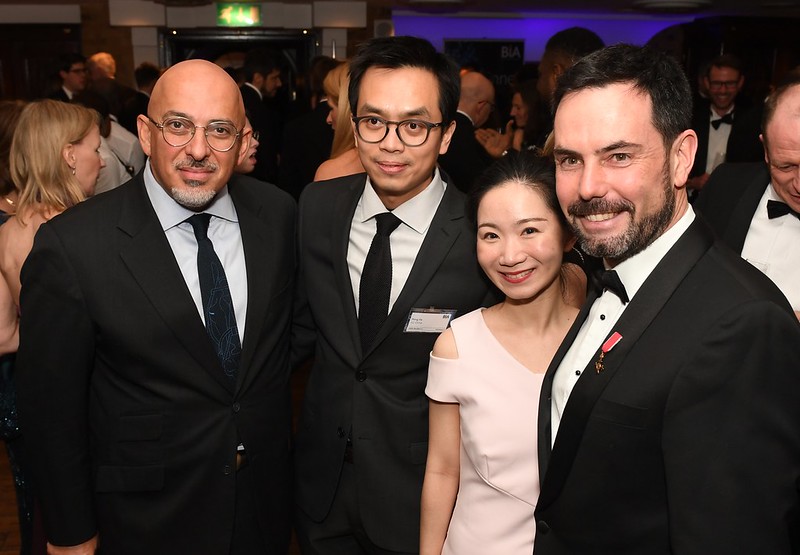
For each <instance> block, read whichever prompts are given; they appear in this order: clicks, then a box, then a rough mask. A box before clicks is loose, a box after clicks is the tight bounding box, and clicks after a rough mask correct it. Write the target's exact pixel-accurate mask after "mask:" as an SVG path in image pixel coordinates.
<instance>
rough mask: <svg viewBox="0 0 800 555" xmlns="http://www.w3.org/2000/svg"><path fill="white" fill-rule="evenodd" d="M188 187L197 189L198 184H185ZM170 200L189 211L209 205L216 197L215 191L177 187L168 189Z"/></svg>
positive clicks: (191, 182)
mask: <svg viewBox="0 0 800 555" xmlns="http://www.w3.org/2000/svg"><path fill="white" fill-rule="evenodd" d="M186 184H187V185H188V186H189V187H197V186H199V185H200V183H199V182H193V181H190V182H186ZM169 196H171V197H172V199H173V200H174V201H175V202H177V203H178V204H180V205H181V206H183V207H184V208H188V209H189V210H200V209H203V208H205V207H206V206H208V205H209V204H211V201H212V200H214V197H215V196H217V193H216V191H214V190H213V189H194V188H191V189H179V188H177V187H175V188H172V189H170V195H169Z"/></svg>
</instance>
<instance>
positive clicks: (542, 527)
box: [536, 520, 550, 534]
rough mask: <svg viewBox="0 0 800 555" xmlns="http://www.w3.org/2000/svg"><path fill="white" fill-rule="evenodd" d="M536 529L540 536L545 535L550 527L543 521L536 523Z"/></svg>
mask: <svg viewBox="0 0 800 555" xmlns="http://www.w3.org/2000/svg"><path fill="white" fill-rule="evenodd" d="M536 529H537V530H538V531H539V532H541V533H542V534H547V533H548V532H549V531H550V526H549V525H548V524H547V523H546V522H545V521H544V520H540V521H539V522H537V523H536Z"/></svg>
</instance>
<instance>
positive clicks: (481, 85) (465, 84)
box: [439, 71, 494, 192]
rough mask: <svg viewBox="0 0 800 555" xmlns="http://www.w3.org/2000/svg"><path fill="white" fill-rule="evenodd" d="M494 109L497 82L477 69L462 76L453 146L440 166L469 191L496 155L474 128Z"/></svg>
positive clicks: (451, 143)
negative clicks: (487, 148) (491, 152)
mask: <svg viewBox="0 0 800 555" xmlns="http://www.w3.org/2000/svg"><path fill="white" fill-rule="evenodd" d="M492 110H494V85H493V84H492V82H491V81H489V79H488V78H487V77H486V76H485V75H483V74H482V73H479V72H477V71H470V72H468V73H465V74H464V75H462V76H461V96H460V97H459V99H458V111H457V112H456V119H455V122H456V130H455V132H454V133H453V138H452V140H451V141H450V148H448V149H447V152H446V153H444V154H442V155H441V156H439V165H440V166H441V167H442V169H443V170H444V171H445V173H447V175H448V176H449V177H450V179H448V180H447V182H448V183H452V184H453V185H455V186H456V187H457V188H458V189H460V190H461V191H464V192H469V190H470V189H472V183H473V181H475V178H476V177H478V175H480V174H481V172H483V170H485V169H486V168H487V167H488V166H489V164H491V163H492V161H493V158H492V157H491V156H489V153H487V152H486V150H485V149H484V148H483V146H481V144H480V143H479V142H478V141H477V140H476V139H475V130H476V129H478V128H479V127H480V126H482V125H483V124H484V123H486V121H487V120H488V119H489V116H490V115H491V113H492Z"/></svg>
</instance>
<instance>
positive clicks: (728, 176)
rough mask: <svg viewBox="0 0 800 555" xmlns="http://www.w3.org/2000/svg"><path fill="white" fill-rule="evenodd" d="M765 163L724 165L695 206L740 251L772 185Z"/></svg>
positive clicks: (725, 239) (699, 196)
mask: <svg viewBox="0 0 800 555" xmlns="http://www.w3.org/2000/svg"><path fill="white" fill-rule="evenodd" d="M769 182H770V176H769V169H768V168H767V165H766V164H765V163H764V162H758V163H754V164H722V165H721V166H719V167H718V168H717V169H715V170H714V172H713V173H712V174H711V177H709V179H708V183H706V186H705V187H703V189H702V190H701V191H700V194H699V195H698V197H697V200H696V201H695V203H694V207H695V208H696V209H697V210H698V212H700V213H701V214H702V216H703V218H705V220H706V221H707V222H708V224H709V225H710V226H711V228H712V229H713V230H714V232H715V233H716V234H717V236H718V237H719V238H720V239H722V241H723V242H724V243H725V244H726V245H728V246H729V247H730V248H731V249H733V250H734V251H736V252H737V253H739V254H741V252H742V247H744V241H745V239H746V238H747V232H748V231H749V230H750V222H751V221H752V219H753V215H754V214H755V213H756V209H757V208H758V203H759V202H760V201H761V197H762V196H763V195H764V191H765V190H766V189H767V187H768V186H769Z"/></svg>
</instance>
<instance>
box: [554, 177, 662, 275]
mask: <svg viewBox="0 0 800 555" xmlns="http://www.w3.org/2000/svg"><path fill="white" fill-rule="evenodd" d="M663 177H664V179H663V182H662V185H663V191H664V203H663V204H662V206H661V209H660V210H659V211H658V212H656V213H655V214H651V215H648V216H645V217H643V218H642V219H641V220H640V221H638V222H637V221H636V219H635V217H636V211H635V208H634V207H633V205H630V204H628V205H627V211H628V212H629V213H630V215H631V223H630V225H629V226H628V228H627V229H626V230H625V231H624V232H623V233H622V234H621V235H619V236H617V237H613V238H611V239H607V240H599V239H598V240H593V239H592V238H591V237H588V236H587V235H586V234H584V233H583V231H582V230H581V229H580V227H578V225H577V224H575V223H573V222H574V220H575V217H574V215H573V214H572V213H571V212H572V207H570V215H571V216H572V218H571V220H570V222H571V227H572V229H573V231H574V232H575V235H576V236H577V237H578V243H579V244H580V245H581V247H582V248H583V250H584V252H586V253H587V254H589V255H590V256H596V257H598V258H603V259H605V260H608V261H610V262H614V263H618V262H621V261H623V260H625V259H627V258H630V257H632V256H634V255H635V254H638V253H640V252H642V251H643V250H644V249H646V248H647V247H648V246H650V244H652V243H653V241H655V240H656V239H658V238H659V237H660V236H661V234H662V233H663V232H664V230H665V229H666V228H667V226H668V225H669V222H670V221H672V217H673V215H674V214H675V196H676V193H675V189H674V187H673V186H672V183H671V180H670V175H669V170H668V169H667V168H665V171H664V174H663ZM573 206H574V205H573ZM605 211H607V210H599V211H598V212H605Z"/></svg>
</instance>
